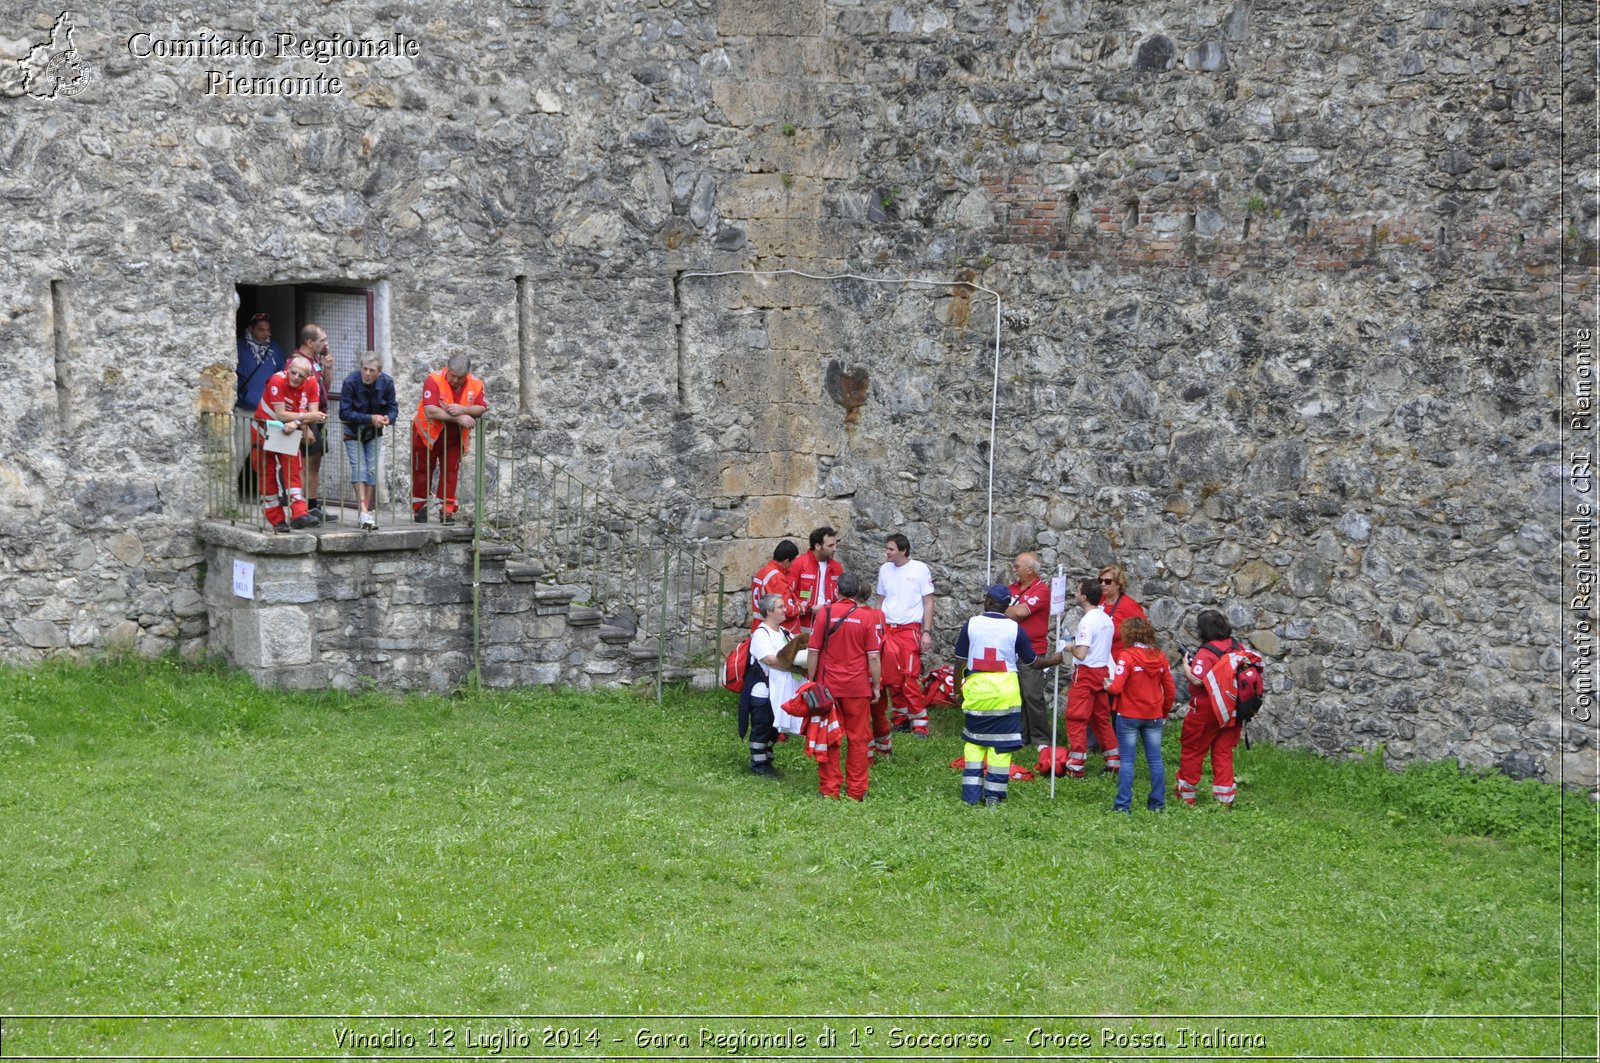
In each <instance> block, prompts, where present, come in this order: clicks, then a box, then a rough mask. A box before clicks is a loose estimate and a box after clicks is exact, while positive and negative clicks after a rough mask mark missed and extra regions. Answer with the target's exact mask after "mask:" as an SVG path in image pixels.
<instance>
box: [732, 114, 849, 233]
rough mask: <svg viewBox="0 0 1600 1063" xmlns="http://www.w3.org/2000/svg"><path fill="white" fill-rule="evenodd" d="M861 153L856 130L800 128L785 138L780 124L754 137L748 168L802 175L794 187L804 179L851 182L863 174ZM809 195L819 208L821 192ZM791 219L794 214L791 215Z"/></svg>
mask: <svg viewBox="0 0 1600 1063" xmlns="http://www.w3.org/2000/svg"><path fill="white" fill-rule="evenodd" d="M861 150H862V141H861V134H860V132H859V131H858V130H855V129H847V130H841V129H837V128H834V127H831V126H830V127H827V128H823V129H799V130H796V131H795V133H794V134H793V135H786V134H785V133H784V132H783V129H782V126H781V125H780V126H777V127H769V128H767V129H766V130H764V131H762V132H761V133H760V134H758V135H757V136H756V137H755V142H754V144H752V145H751V148H750V155H749V158H748V159H747V160H746V162H745V165H746V166H747V167H748V168H750V169H752V170H760V171H765V172H768V173H776V174H780V175H781V174H794V175H799V176H796V178H795V181H794V186H795V187H799V186H800V185H801V179H802V176H803V177H807V178H814V179H817V180H819V181H848V180H850V179H851V178H853V177H855V176H856V174H857V173H858V172H859V171H860V167H861V164H860V161H859V160H860V158H861ZM811 183H815V182H811ZM808 194H812V195H815V196H817V201H816V205H817V208H818V209H820V208H821V191H820V189H812V190H810V192H809V193H808ZM724 212H725V213H728V214H729V216H730V217H749V216H750V215H740V214H733V213H732V212H731V211H728V209H727V208H726V207H725V208H724ZM788 216H790V217H793V216H794V215H793V213H792V212H791V213H790V214H789V215H788ZM806 216H807V217H813V216H817V217H820V216H821V215H820V214H818V215H811V214H807V215H806Z"/></svg>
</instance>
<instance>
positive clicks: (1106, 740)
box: [1046, 579, 1122, 779]
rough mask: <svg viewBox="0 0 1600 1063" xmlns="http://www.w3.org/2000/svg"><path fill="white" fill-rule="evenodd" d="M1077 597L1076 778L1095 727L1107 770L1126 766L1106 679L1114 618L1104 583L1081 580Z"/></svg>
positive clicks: (1070, 757)
mask: <svg viewBox="0 0 1600 1063" xmlns="http://www.w3.org/2000/svg"><path fill="white" fill-rule="evenodd" d="M1077 601H1078V607H1079V608H1081V609H1082V610H1083V619H1082V620H1080V621H1078V631H1077V634H1076V635H1075V636H1074V637H1073V640H1072V655H1073V656H1074V657H1076V658H1077V659H1078V664H1077V667H1076V668H1074V669H1073V672H1072V685H1071V686H1070V687H1068V688H1067V746H1068V751H1067V776H1068V777H1069V778H1073V779H1081V778H1083V775H1084V769H1085V767H1086V765H1087V763H1088V754H1089V731H1090V730H1091V729H1092V730H1093V731H1094V735H1095V738H1096V739H1097V740H1098V741H1099V742H1100V749H1101V751H1102V752H1103V753H1104V754H1105V770H1106V771H1107V772H1109V773H1111V774H1116V773H1117V772H1118V771H1119V770H1121V767H1122V755H1121V751H1120V750H1119V748H1118V746H1117V735H1116V732H1115V731H1113V730H1112V728H1111V712H1110V700H1111V699H1110V695H1109V694H1107V693H1106V680H1107V679H1109V678H1110V677H1111V663H1112V654H1111V637H1112V630H1111V618H1110V617H1108V616H1107V615H1106V614H1105V610H1104V609H1102V608H1101V598H1100V584H1099V583H1097V582H1096V581H1094V580H1092V579H1086V580H1082V581H1080V582H1079V583H1078V593H1077ZM1048 660H1049V659H1048V658H1046V661H1047V662H1048Z"/></svg>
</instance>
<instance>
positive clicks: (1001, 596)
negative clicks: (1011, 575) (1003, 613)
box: [983, 583, 1011, 602]
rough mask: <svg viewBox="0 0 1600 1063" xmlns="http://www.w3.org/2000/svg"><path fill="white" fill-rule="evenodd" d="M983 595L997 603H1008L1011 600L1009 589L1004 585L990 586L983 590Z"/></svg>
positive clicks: (994, 584) (995, 584)
mask: <svg viewBox="0 0 1600 1063" xmlns="http://www.w3.org/2000/svg"><path fill="white" fill-rule="evenodd" d="M983 593H984V594H986V595H988V596H989V597H990V598H992V599H994V600H995V601H997V602H1009V601H1010V600H1011V588H1010V587H1007V586H1006V585H1005V584H1004V583H993V584H990V585H989V586H988V587H987V588H985V589H984V592H983Z"/></svg>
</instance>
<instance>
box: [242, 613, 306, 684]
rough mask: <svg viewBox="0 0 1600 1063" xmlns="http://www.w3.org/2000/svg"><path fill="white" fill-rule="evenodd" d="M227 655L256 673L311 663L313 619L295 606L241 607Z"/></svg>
mask: <svg viewBox="0 0 1600 1063" xmlns="http://www.w3.org/2000/svg"><path fill="white" fill-rule="evenodd" d="M228 657H229V659H230V660H232V661H233V662H234V663H235V664H237V665H239V666H240V667H241V668H245V669H248V670H250V671H252V672H255V671H257V670H259V669H277V668H282V667H286V666H291V665H302V664H310V663H311V618H310V617H309V616H308V615H307V613H306V611H305V610H304V609H299V608H296V607H295V606H292V605H284V606H268V607H265V608H262V607H259V606H257V607H254V608H249V607H247V608H241V609H238V610H236V611H235V613H234V618H233V646H232V647H231V648H230V650H229V652H228Z"/></svg>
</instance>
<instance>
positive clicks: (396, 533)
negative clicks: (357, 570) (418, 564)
mask: <svg viewBox="0 0 1600 1063" xmlns="http://www.w3.org/2000/svg"><path fill="white" fill-rule="evenodd" d="M442 531H443V529H439V528H433V527H428V526H423V527H414V528H379V529H378V530H377V531H370V532H363V531H336V532H323V533H322V534H321V535H319V536H317V549H318V550H319V551H321V552H322V553H324V554H376V553H385V552H388V551H393V550H421V549H422V548H423V547H425V546H427V545H428V544H429V543H435V542H438V541H439V536H440V534H441V533H442Z"/></svg>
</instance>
